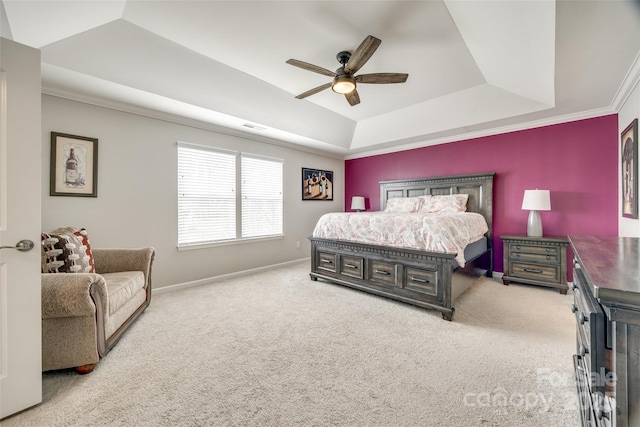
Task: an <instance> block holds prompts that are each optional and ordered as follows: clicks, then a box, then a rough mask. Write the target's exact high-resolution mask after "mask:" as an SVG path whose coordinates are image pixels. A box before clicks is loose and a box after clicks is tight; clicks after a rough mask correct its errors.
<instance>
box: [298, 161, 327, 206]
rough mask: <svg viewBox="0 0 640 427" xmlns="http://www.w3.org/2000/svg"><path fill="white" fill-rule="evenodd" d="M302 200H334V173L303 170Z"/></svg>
mask: <svg viewBox="0 0 640 427" xmlns="http://www.w3.org/2000/svg"><path fill="white" fill-rule="evenodd" d="M302 200H333V172H332V171H325V170H320V169H309V168H302Z"/></svg>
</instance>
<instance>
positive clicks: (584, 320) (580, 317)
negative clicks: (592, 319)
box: [578, 313, 589, 325]
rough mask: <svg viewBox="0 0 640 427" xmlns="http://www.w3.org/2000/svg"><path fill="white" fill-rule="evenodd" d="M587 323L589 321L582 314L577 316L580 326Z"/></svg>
mask: <svg viewBox="0 0 640 427" xmlns="http://www.w3.org/2000/svg"><path fill="white" fill-rule="evenodd" d="M588 321H589V319H587V318H586V316H585V315H584V313H580V315H579V316H578V322H580V324H581V325H584V323H585V322H588Z"/></svg>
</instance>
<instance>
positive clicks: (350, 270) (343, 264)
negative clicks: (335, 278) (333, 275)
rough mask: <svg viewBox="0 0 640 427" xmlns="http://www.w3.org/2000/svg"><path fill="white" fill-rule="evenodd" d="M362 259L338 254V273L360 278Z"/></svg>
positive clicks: (361, 275)
mask: <svg viewBox="0 0 640 427" xmlns="http://www.w3.org/2000/svg"><path fill="white" fill-rule="evenodd" d="M363 265H364V260H363V259H362V258H361V257H356V256H350V255H340V274H342V275H344V276H349V277H355V278H356V279H362V278H363V277H364V274H363V271H364V269H363V267H362V266H363Z"/></svg>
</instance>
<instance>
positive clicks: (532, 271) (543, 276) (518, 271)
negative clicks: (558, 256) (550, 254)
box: [509, 261, 561, 282]
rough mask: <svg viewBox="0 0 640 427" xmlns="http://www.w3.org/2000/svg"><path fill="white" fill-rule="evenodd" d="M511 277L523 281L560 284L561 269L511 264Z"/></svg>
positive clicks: (556, 266) (539, 265)
mask: <svg viewBox="0 0 640 427" xmlns="http://www.w3.org/2000/svg"><path fill="white" fill-rule="evenodd" d="M509 270H510V275H511V276H515V277H519V278H521V279H531V280H540V281H547V282H560V280H561V278H560V271H561V268H560V266H558V265H542V264H525V263H521V262H516V261H513V262H511V268H510V269H509Z"/></svg>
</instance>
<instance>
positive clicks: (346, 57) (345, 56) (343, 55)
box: [336, 50, 351, 69]
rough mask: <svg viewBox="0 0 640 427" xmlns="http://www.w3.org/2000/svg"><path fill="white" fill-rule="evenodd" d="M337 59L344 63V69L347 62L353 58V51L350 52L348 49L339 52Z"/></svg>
mask: <svg viewBox="0 0 640 427" xmlns="http://www.w3.org/2000/svg"><path fill="white" fill-rule="evenodd" d="M336 59H337V60H338V62H339V63H341V64H342V68H343V69H344V66H345V65H346V64H347V62H349V59H351V52H349V51H348V50H343V51H342V52H338V54H337V55H336Z"/></svg>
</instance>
